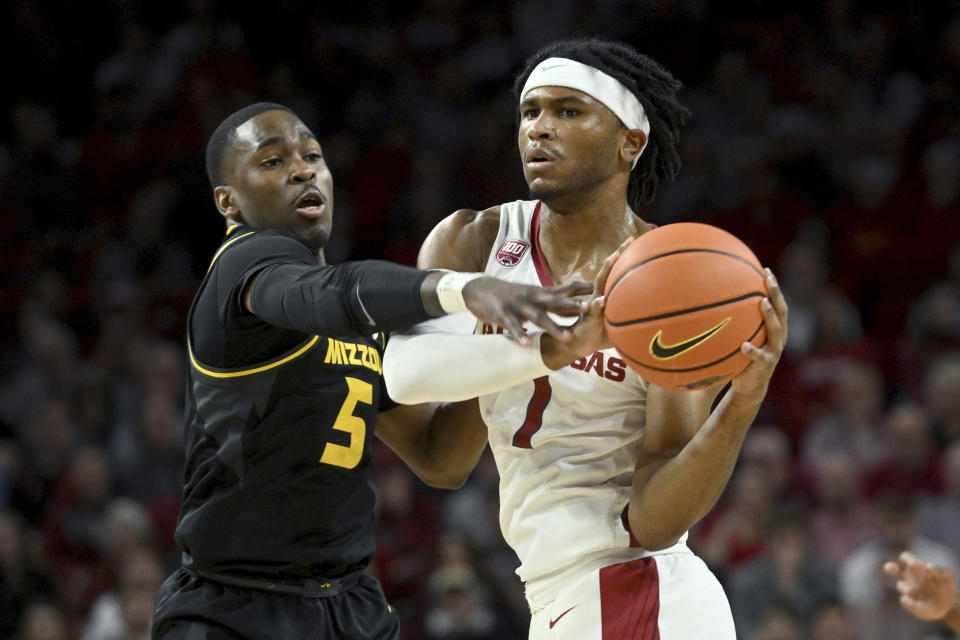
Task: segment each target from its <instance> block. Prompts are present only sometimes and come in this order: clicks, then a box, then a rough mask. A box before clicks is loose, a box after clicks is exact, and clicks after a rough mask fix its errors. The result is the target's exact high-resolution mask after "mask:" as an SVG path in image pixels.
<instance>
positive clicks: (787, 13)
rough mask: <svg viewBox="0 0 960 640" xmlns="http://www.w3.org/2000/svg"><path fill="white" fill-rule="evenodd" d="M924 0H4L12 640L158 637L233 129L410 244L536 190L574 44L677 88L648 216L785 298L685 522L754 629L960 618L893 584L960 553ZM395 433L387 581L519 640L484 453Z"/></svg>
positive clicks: (955, 102)
mask: <svg viewBox="0 0 960 640" xmlns="http://www.w3.org/2000/svg"><path fill="white" fill-rule="evenodd" d="M909 4H911V3H905V2H898V1H895V0H887V1H883V2H866V1H856V0H824V1H816V2H814V1H806V0H784V1H781V2H764V1H762V0H733V1H730V2H720V1H718V0H713V1H711V0H647V1H627V0H595V1H593V2H589V3H586V2H576V1H574V0H517V1H515V2H502V1H500V2H497V1H491V2H483V3H473V2H467V1H466V0H421V1H419V2H408V3H391V2H382V1H378V0H353V1H352V2H349V3H338V4H336V5H333V4H332V3H307V2H302V1H300V0H277V1H275V2H271V3H266V4H264V3H253V4H250V5H245V3H232V2H225V1H217V0H196V1H187V0H172V1H170V2H163V3H147V2H137V1H135V0H88V1H87V2H78V1H75V0H74V1H70V0H65V1H64V2H56V3H51V2H42V1H41V0H16V1H15V2H5V3H2V5H0V25H2V26H0V35H2V37H0V52H2V59H3V61H4V62H3V67H4V71H3V85H4V86H5V87H6V89H5V90H4V91H3V92H2V94H0V220H2V224H3V229H4V230H3V233H2V236H0V247H2V248H0V267H2V271H3V273H5V274H7V276H6V277H4V278H2V280H0V329H2V330H0V341H2V347H0V365H2V366H0V638H17V639H19V640H66V639H71V640H72V639H83V640H114V639H121V638H122V639H129V640H132V639H134V638H144V637H146V631H145V630H146V628H147V624H148V621H149V616H150V611H151V607H152V603H153V595H154V593H155V591H156V588H157V586H158V584H159V583H160V581H161V580H162V579H163V578H164V577H165V576H166V574H167V573H168V571H170V570H171V569H172V567H174V566H175V565H176V564H177V562H178V560H179V558H178V554H177V552H176V550H175V548H174V546H173V542H172V531H173V527H174V525H175V520H176V515H177V509H178V505H179V498H180V487H181V467H182V462H183V451H182V446H181V428H182V427H181V415H182V405H183V385H184V371H185V363H184V350H183V335H184V333H183V329H184V317H185V312H186V310H187V306H188V304H189V301H190V299H191V297H192V295H193V293H194V290H195V287H196V286H197V284H198V283H199V280H200V277H201V276H202V275H203V273H204V270H205V268H206V264H207V261H208V260H209V258H210V257H211V255H212V253H213V251H214V250H215V248H216V247H217V246H218V244H219V242H220V238H221V235H222V232H223V228H224V224H223V221H222V219H221V218H220V216H219V215H218V214H217V212H216V210H215V208H214V206H213V201H212V196H211V193H210V188H209V186H208V184H207V181H206V176H205V173H204V169H203V162H202V152H203V149H204V145H205V143H206V140H207V137H208V136H209V134H210V133H211V132H212V130H213V129H214V127H215V126H216V125H217V124H218V123H219V121H220V120H221V119H222V118H223V117H224V116H225V115H227V114H228V113H230V112H231V111H233V110H234V109H236V108H238V107H240V106H243V105H245V104H247V103H250V102H254V101H259V100H263V99H269V100H274V101H278V102H281V103H284V104H286V105H288V106H290V107H291V108H293V109H294V110H295V111H296V112H297V113H298V114H299V115H300V116H301V117H302V119H303V120H304V121H305V122H307V124H308V125H310V126H312V128H313V130H314V131H315V132H316V133H317V134H318V136H319V138H320V140H321V142H322V144H323V146H324V150H325V154H326V156H327V159H328V163H329V164H330V166H331V168H332V171H333V173H334V176H335V181H336V214H335V225H334V238H333V242H332V245H331V246H330V248H329V249H328V252H327V256H328V259H329V260H331V261H333V262H338V261H342V260H347V259H361V258H369V257H380V258H386V259H390V260H395V261H399V262H403V263H408V264H412V263H413V262H414V261H415V258H416V252H417V249H418V247H419V244H420V242H421V241H422V240H423V238H424V237H425V235H426V233H427V232H428V231H429V229H431V228H432V226H433V225H434V224H435V223H436V222H437V221H439V220H440V219H441V218H443V217H444V216H445V215H447V214H448V213H450V212H452V211H453V210H455V209H458V208H464V207H467V208H478V209H480V208H485V207H488V206H491V205H494V204H497V203H499V202H502V201H508V200H513V199H518V198H523V197H525V195H526V191H525V185H524V183H523V180H522V174H521V168H520V163H519V159H518V154H517V151H516V142H515V102H514V98H513V96H512V95H511V94H510V90H509V87H510V81H511V78H512V74H513V73H514V72H515V71H516V70H517V68H518V67H519V65H520V62H521V61H522V59H523V58H524V57H525V56H526V55H528V54H530V53H532V52H533V51H534V50H535V49H537V48H538V47H540V46H541V45H543V44H545V43H547V42H549V41H552V40H554V39H557V38H564V37H570V36H577V35H600V36H603V37H609V38H617V39H622V40H624V41H626V42H629V43H631V44H633V45H634V46H636V47H637V48H638V49H639V50H641V51H643V52H645V53H647V54H649V55H651V56H652V57H653V58H655V59H656V60H658V61H659V62H661V63H662V64H664V65H665V66H666V67H667V68H669V69H670V70H672V71H673V73H674V74H675V75H676V76H677V77H678V78H680V79H681V80H682V81H683V82H684V83H685V85H686V87H685V89H684V94H683V96H684V99H685V102H686V103H687V104H688V105H689V107H690V108H691V110H692V112H693V117H692V119H691V121H690V123H689V125H688V126H687V127H686V129H685V131H684V133H683V137H682V140H681V148H682V152H681V155H682V159H683V163H684V166H683V169H682V171H681V175H680V178H679V180H678V181H677V182H676V183H675V184H667V185H662V186H661V189H660V192H659V194H658V196H657V199H656V202H655V204H654V205H653V206H651V207H650V208H649V209H646V210H643V211H640V212H639V213H640V215H641V216H642V217H643V218H645V219H647V220H650V221H653V222H656V223H659V224H666V223H670V222H672V221H680V220H695V221H703V222H709V223H712V224H716V225H719V226H721V227H724V228H726V229H728V230H730V231H732V232H733V233H735V234H737V235H738V236H740V237H741V238H742V239H743V240H745V241H746V242H747V243H748V244H749V245H750V246H751V247H753V248H754V250H755V251H756V253H757V254H758V255H759V257H760V258H761V260H762V261H763V262H764V263H765V264H767V265H769V266H771V267H773V268H774V270H775V272H776V273H777V274H778V276H779V279H780V281H781V283H782V285H783V289H784V290H785V293H786V296H787V298H788V300H789V303H790V307H791V311H790V313H791V317H790V340H789V344H788V349H787V353H786V354H785V355H784V358H783V361H782V362H781V364H780V367H779V369H778V371H777V374H776V376H775V379H774V382H773V387H772V388H771V390H770V393H769V396H768V400H767V402H766V404H765V406H764V409H763V411H762V413H761V415H760V416H759V418H758V420H757V423H756V425H755V426H754V427H753V429H752V431H751V432H750V434H749V436H748V438H747V440H746V442H745V445H744V451H743V455H742V457H741V461H740V463H739V464H738V465H737V468H736V471H735V474H734V477H733V479H732V481H731V484H730V486H729V488H728V489H727V491H726V493H725V495H724V496H723V498H722V499H721V502H720V503H719V504H718V506H717V507H716V508H715V509H714V510H713V512H712V513H711V514H710V515H709V516H708V517H707V518H706V520H705V521H704V522H702V523H701V524H700V525H699V526H697V527H696V529H695V530H694V531H693V532H692V533H691V538H690V544H691V546H692V547H693V548H694V549H695V550H696V551H697V552H698V553H700V554H701V555H702V556H703V557H704V558H705V559H706V561H707V562H708V563H709V564H710V566H711V567H712V568H713V570H714V571H715V572H716V573H717V575H718V576H719V578H720V579H721V581H722V582H723V584H724V586H725V588H726V591H727V593H728V594H729V597H730V601H731V604H732V606H733V611H734V614H735V617H736V620H737V624H738V629H739V634H740V637H741V638H743V639H745V640H865V639H870V640H886V639H890V640H894V639H895V640H912V639H926V638H935V637H947V636H946V635H945V631H944V630H943V629H941V628H939V627H938V626H936V625H931V624H922V623H919V622H917V621H914V620H912V619H911V618H910V617H909V616H907V615H906V614H905V613H902V612H901V611H900V609H899V607H898V604H897V601H896V598H895V596H894V595H893V591H892V589H891V587H890V583H889V581H888V580H886V579H884V578H883V577H882V575H881V572H880V565H881V563H882V561H883V560H885V559H888V558H891V557H893V556H894V555H895V554H896V553H897V552H898V551H899V550H901V549H904V548H910V549H913V550H914V551H915V552H916V553H917V554H918V555H920V556H921V557H923V558H925V559H928V560H932V561H935V562H939V563H941V564H946V565H949V566H956V565H957V563H958V560H957V559H958V558H960V246H958V240H960V215H958V214H960V139H958V121H960V3H958V2H957V1H956V0H953V1H949V2H948V1H945V0H943V1H932V0H931V1H929V2H922V3H912V4H914V5H915V6H912V7H909V6H908V5H909ZM376 457H377V460H376V463H377V471H376V487H377V491H378V497H379V502H378V518H379V551H378V554H377V556H376V558H375V560H374V562H373V563H372V566H371V570H372V571H373V572H375V573H376V574H377V575H378V576H379V578H380V579H381V580H382V582H383V585H384V589H385V591H386V593H387V595H388V597H389V598H390V600H391V601H392V603H393V604H394V605H395V606H396V608H397V609H398V610H399V611H400V612H401V615H402V617H403V622H404V633H405V636H404V637H405V638H408V639H412V638H426V639H429V640H441V639H448V640H453V639H476V640H479V639H486V638H491V639H492V638H497V639H503V638H525V637H526V623H527V619H528V613H527V610H526V605H525V601H524V599H523V596H522V587H521V585H520V583H519V581H518V579H517V578H516V576H515V575H514V574H513V570H514V569H515V567H516V565H517V560H516V557H515V555H514V554H513V552H512V551H511V550H510V549H509V548H508V547H506V546H505V544H504V542H503V539H502V537H501V536H500V533H499V528H498V526H497V509H498V504H497V474H496V469H495V467H494V465H493V464H492V461H491V460H490V459H489V456H486V457H485V458H484V460H483V461H482V463H481V465H480V467H479V468H478V469H477V470H476V471H475V472H474V474H473V476H472V477H471V479H470V480H469V482H468V484H467V485H466V486H465V487H464V488H463V489H461V490H459V491H456V492H441V491H436V490H431V489H429V488H427V487H425V486H424V485H423V484H422V483H420V482H419V481H417V480H416V479H415V478H414V477H413V476H412V475H411V474H410V473H409V472H408V471H407V470H406V468H405V467H403V466H402V464H401V463H399V462H398V460H397V459H396V457H395V456H393V454H392V453H391V452H389V450H386V449H385V448H383V447H382V446H378V447H377V449H376ZM264 515H265V517H269V514H264ZM691 607H695V603H691ZM691 614H692V615H693V614H694V609H691Z"/></svg>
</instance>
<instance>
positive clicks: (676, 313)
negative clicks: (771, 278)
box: [607, 291, 767, 327]
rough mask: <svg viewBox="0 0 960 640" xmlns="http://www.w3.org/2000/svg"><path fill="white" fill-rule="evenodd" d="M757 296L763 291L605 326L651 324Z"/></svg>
mask: <svg viewBox="0 0 960 640" xmlns="http://www.w3.org/2000/svg"><path fill="white" fill-rule="evenodd" d="M757 296H762V297H766V296H767V294H765V293H764V292H763V291H751V292H750V293H745V294H743V295H742V296H737V297H736V298H727V299H726V300H720V301H719V302H711V303H710V304H704V305H701V306H699V307H690V308H689V309H681V310H680V311H671V312H670V313H661V314H660V315H657V316H648V317H646V318H634V319H633V320H622V321H620V322H611V321H610V320H607V324H609V325H610V326H611V327H625V326H627V325H631V324H639V323H641V322H651V321H653V320H663V319H664V318H673V317H675V316H682V315H684V314H686V313H696V312H697V311H704V310H706V309H713V308H716V307H722V306H723V305H725V304H733V303H734V302H740V301H741V300H747V299H748V298H756V297H757Z"/></svg>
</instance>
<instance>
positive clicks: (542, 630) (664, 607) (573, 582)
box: [530, 552, 737, 640]
mask: <svg viewBox="0 0 960 640" xmlns="http://www.w3.org/2000/svg"><path fill="white" fill-rule="evenodd" d="M568 582H569V584H567V585H565V586H564V587H563V589H562V590H561V591H559V592H558V594H557V597H556V598H554V599H553V600H552V601H551V602H550V603H549V604H548V605H547V606H546V607H544V608H543V609H541V610H539V611H537V612H535V613H534V614H533V616H532V618H531V620H530V640H561V639H565V640H614V639H616V640H736V637H737V635H736V632H735V631H734V628H733V615H732V614H731V613H730V604H729V603H728V602H727V596H726V594H725V593H724V592H723V588H722V587H721V586H720V583H719V582H718V581H717V578H716V577H715V576H714V575H713V573H711V572H710V570H709V569H708V568H707V565H706V564H704V562H703V560H701V559H700V558H698V557H697V556H695V555H693V554H692V553H689V552H687V553H665V554H659V555H653V556H647V557H643V558H637V559H636V560H630V561H628V562H621V563H618V564H612V565H608V566H606V567H602V568H600V569H594V570H592V571H587V572H584V573H576V574H572V575H571V576H570V578H569V580H568Z"/></svg>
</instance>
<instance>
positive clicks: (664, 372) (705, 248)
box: [604, 222, 768, 390]
mask: <svg viewBox="0 0 960 640" xmlns="http://www.w3.org/2000/svg"><path fill="white" fill-rule="evenodd" d="M605 295H606V307H605V309H604V323H605V325H606V329H607V335H608V336H609V337H610V340H611V341H612V342H613V345H614V346H615V347H616V348H617V350H618V351H619V352H620V354H621V355H622V356H623V358H624V359H625V360H626V361H627V364H628V365H630V367H631V368H632V369H633V370H634V371H636V372H637V373H638V374H639V375H640V377H642V378H644V379H646V380H648V381H649V382H652V383H653V384H656V385H658V386H660V387H663V388H665V389H676V390H695V389H706V388H709V387H713V386H716V385H719V384H723V383H725V382H727V381H729V380H730V378H732V377H733V376H736V375H737V374H738V373H740V372H741V371H743V370H744V369H745V368H746V367H747V365H748V364H750V362H751V360H750V358H748V357H747V356H745V355H744V354H743V353H741V352H740V344H741V343H743V342H752V343H753V344H755V345H756V346H758V347H759V346H762V345H763V343H764V341H765V340H766V330H765V327H764V322H763V315H762V314H761V312H760V301H761V300H762V299H763V298H764V297H765V296H767V295H768V293H767V286H766V282H765V274H764V271H763V268H762V267H761V266H760V261H759V260H757V257H756V256H755V255H754V254H753V252H752V251H751V250H750V248H749V247H747V245H746V244H744V243H743V242H741V241H740V239H738V238H737V237H736V236H734V235H732V234H730V233H728V232H726V231H724V230H723V229H719V228H717V227H714V226H711V225H707V224H699V223H695V222H678V223H675V224H669V225H665V226H662V227H657V228H655V229H653V230H651V231H648V232H647V233H645V234H643V235H641V236H640V237H639V238H637V239H636V240H634V241H633V242H632V243H631V244H630V245H629V246H628V247H627V248H626V249H625V250H624V252H623V253H622V254H621V255H620V257H619V258H618V259H617V261H616V263H614V265H613V267H612V268H611V270H610V275H609V276H608V277H607V284H606V289H605Z"/></svg>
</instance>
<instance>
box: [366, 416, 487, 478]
mask: <svg viewBox="0 0 960 640" xmlns="http://www.w3.org/2000/svg"><path fill="white" fill-rule="evenodd" d="M376 434H377V437H379V438H380V439H381V440H383V441H384V442H385V443H386V444H387V446H389V447H390V448H391V449H393V450H394V451H395V452H396V453H397V455H398V456H400V458H401V459H402V460H403V461H404V462H405V463H406V464H407V466H408V467H410V469H411V470H412V471H413V472H414V473H415V474H417V476H418V477H419V478H420V479H421V480H423V481H424V482H425V483H426V484H428V485H430V486H432V487H436V488H438V489H456V488H458V487H460V486H461V485H463V483H464V482H465V481H466V479H467V478H468V477H469V476H470V472H471V471H473V469H474V467H476V466H477V462H478V461H479V460H480V456H481V454H482V453H483V450H484V447H486V444H487V430H486V425H484V423H483V420H482V418H481V417H480V412H479V409H478V407H477V402H476V400H473V401H470V402H459V403H450V404H441V405H432V404H431V405H416V406H401V407H397V408H396V409H393V410H391V411H388V412H387V413H384V414H381V416H380V420H379V422H378V423H377V429H376Z"/></svg>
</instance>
